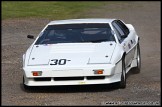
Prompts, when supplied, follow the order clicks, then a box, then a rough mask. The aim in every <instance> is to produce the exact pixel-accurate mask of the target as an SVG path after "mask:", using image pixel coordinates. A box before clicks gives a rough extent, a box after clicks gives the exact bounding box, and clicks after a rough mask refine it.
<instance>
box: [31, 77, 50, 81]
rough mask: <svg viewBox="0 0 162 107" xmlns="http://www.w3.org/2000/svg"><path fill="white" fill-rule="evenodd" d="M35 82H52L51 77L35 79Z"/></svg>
mask: <svg viewBox="0 0 162 107" xmlns="http://www.w3.org/2000/svg"><path fill="white" fill-rule="evenodd" d="M34 81H51V77H43V78H34Z"/></svg>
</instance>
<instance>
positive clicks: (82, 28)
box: [35, 23, 115, 45]
mask: <svg viewBox="0 0 162 107" xmlns="http://www.w3.org/2000/svg"><path fill="white" fill-rule="evenodd" d="M104 41H115V38H114V35H113V34H112V31H111V28H110V26H109V24H98V23H97V24H92V23H91V24H87V23H86V24H60V25H49V26H48V27H47V28H46V29H45V30H44V31H43V33H42V35H41V36H40V37H39V38H38V40H37V41H36V43H35V45H39V44H55V43H84V42H104Z"/></svg>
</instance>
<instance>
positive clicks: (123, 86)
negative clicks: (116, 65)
mask: <svg viewBox="0 0 162 107" xmlns="http://www.w3.org/2000/svg"><path fill="white" fill-rule="evenodd" d="M119 86H120V88H122V89H124V88H126V68H125V57H124V56H123V58H122V74H121V81H120V83H119Z"/></svg>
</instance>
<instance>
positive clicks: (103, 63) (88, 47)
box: [23, 19, 139, 86]
mask: <svg viewBox="0 0 162 107" xmlns="http://www.w3.org/2000/svg"><path fill="white" fill-rule="evenodd" d="M115 20H116V19H71V20H58V21H52V22H50V23H49V24H47V25H46V26H45V28H44V29H43V30H42V31H41V32H40V34H39V35H38V37H37V38H36V39H35V41H34V42H33V44H32V45H31V46H30V47H29V49H28V50H27V51H26V53H25V54H24V55H23V74H24V84H25V85H26V86H57V85H83V84H108V83H114V82H120V81H121V75H122V57H123V55H125V67H126V73H127V72H128V71H130V69H131V68H133V67H137V64H138V63H137V61H138V60H137V44H138V42H139V37H138V35H137V34H136V31H135V29H134V27H133V26H132V25H131V24H125V25H126V26H127V28H128V29H129V34H128V35H127V37H126V38H124V40H123V41H122V42H119V39H118V37H117V34H116V31H115V30H114V27H113V25H112V22H113V21H115ZM82 23H107V24H109V25H110V27H111V29H112V33H113V34H114V38H115V41H108V42H101V43H90V42H89V43H58V44H46V45H35V42H36V41H37V39H38V38H39V36H40V35H41V34H42V33H43V32H44V30H45V29H46V28H47V26H48V25H64V24H82ZM123 23H124V22H123ZM52 59H58V60H61V61H60V62H59V63H60V64H57V65H50V64H51V63H53V62H52V61H51V60H52ZM64 59H66V64H65V65H64V64H62V63H64ZM95 70H102V71H103V73H102V74H95ZM33 71H41V75H40V76H33V73H32V72H33ZM75 77H76V79H75ZM93 77H94V78H93ZM36 78H40V80H39V79H38V80H35V79H36ZM41 79H42V80H41ZM67 79H69V80H67Z"/></svg>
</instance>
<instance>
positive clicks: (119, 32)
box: [112, 21, 124, 43]
mask: <svg viewBox="0 0 162 107" xmlns="http://www.w3.org/2000/svg"><path fill="white" fill-rule="evenodd" d="M112 25H113V27H114V30H115V33H116V35H117V38H118V40H119V42H120V43H121V42H122V41H123V40H124V38H122V37H121V35H124V32H123V30H122V29H121V28H120V27H119V26H118V24H117V23H116V21H113V22H112Z"/></svg>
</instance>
